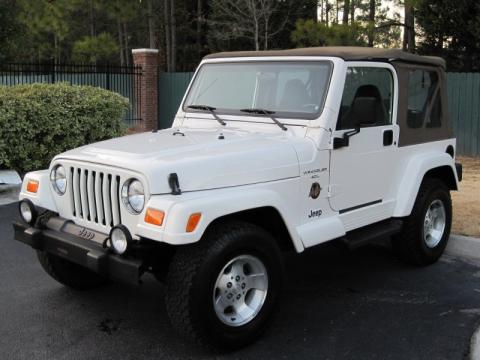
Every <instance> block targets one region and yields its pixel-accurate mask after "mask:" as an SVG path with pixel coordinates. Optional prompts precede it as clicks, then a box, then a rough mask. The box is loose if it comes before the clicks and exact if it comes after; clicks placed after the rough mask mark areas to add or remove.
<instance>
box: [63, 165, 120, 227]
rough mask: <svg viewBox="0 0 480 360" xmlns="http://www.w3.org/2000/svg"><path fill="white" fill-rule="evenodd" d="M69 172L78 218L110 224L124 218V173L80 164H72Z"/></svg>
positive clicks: (75, 211) (109, 225)
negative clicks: (121, 176)
mask: <svg viewBox="0 0 480 360" xmlns="http://www.w3.org/2000/svg"><path fill="white" fill-rule="evenodd" d="M68 174H69V179H68V184H70V185H69V191H70V199H71V209H72V215H73V217H74V218H77V219H81V220H83V221H84V222H89V223H94V224H98V225H103V226H105V227H107V228H110V227H113V226H115V225H118V224H120V223H121V222H122V219H121V215H120V176H118V175H115V174H110V173H106V172H100V171H94V170H90V169H85V168H79V167H70V169H69V172H68Z"/></svg>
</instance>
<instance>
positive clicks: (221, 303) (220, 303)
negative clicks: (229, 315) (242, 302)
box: [215, 294, 232, 312]
mask: <svg viewBox="0 0 480 360" xmlns="http://www.w3.org/2000/svg"><path fill="white" fill-rule="evenodd" d="M230 305H232V304H230V303H229V302H228V300H227V299H226V298H225V296H224V295H223V294H220V295H219V296H217V297H216V298H215V306H216V307H218V308H219V309H221V310H222V312H223V311H225V309H226V308H227V307H228V306H230Z"/></svg>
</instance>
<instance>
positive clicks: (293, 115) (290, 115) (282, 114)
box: [181, 57, 335, 121]
mask: <svg viewBox="0 0 480 360" xmlns="http://www.w3.org/2000/svg"><path fill="white" fill-rule="evenodd" d="M305 62H308V63H322V64H327V65H328V67H329V72H328V79H327V81H326V83H325V86H326V89H325V92H324V94H323V99H321V101H320V102H319V104H318V105H319V110H318V111H317V112H314V113H313V112H312V113H306V112H293V111H292V112H286V111H276V112H275V113H274V116H275V118H277V119H288V120H292V121H302V120H316V119H318V118H319V117H320V116H321V115H322V113H323V111H324V109H325V103H326V101H327V98H328V94H329V91H330V87H331V81H332V76H333V72H334V68H335V64H334V62H333V61H332V60H331V59H328V58H318V57H315V58H308V57H305V58H303V57H302V58H300V59H299V58H295V59H291V58H271V57H268V58H267V57H266V58H264V59H258V58H255V59H254V60H250V59H247V58H224V59H221V60H220V61H219V59H214V60H204V61H203V62H202V63H201V64H200V65H199V67H198V68H197V70H196V72H195V74H194V76H193V78H192V81H191V83H190V85H189V87H188V89H187V91H186V93H185V96H184V98H183V101H182V104H181V109H182V110H183V112H184V113H187V112H188V113H201V114H205V113H208V111H206V110H197V109H189V108H188V105H187V99H188V98H189V97H190V95H191V93H192V90H193V85H194V83H195V81H197V79H198V75H199V74H200V72H201V70H202V68H203V67H204V66H208V65H210V64H214V65H217V64H251V63H288V64H295V65H298V64H300V65H301V64H302V63H305ZM268 110H272V109H268ZM215 112H216V113H217V114H219V115H227V116H235V117H246V116H247V117H260V118H264V117H266V115H265V114H246V113H245V112H242V111H240V109H238V110H229V109H222V108H218V109H216V110H215Z"/></svg>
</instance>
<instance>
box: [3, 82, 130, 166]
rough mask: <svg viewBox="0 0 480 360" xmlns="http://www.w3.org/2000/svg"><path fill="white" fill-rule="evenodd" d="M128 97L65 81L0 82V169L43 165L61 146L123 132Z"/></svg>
mask: <svg viewBox="0 0 480 360" xmlns="http://www.w3.org/2000/svg"><path fill="white" fill-rule="evenodd" d="M128 106H129V105H128V99H126V98H124V97H122V96H121V95H119V94H116V93H113V92H110V91H107V90H104V89H100V88H95V87H91V86H75V85H69V84H67V83H59V84H31V85H17V86H0V168H10V169H14V170H17V171H18V172H20V173H24V172H27V171H31V170H36V169H44V168H48V165H49V163H50V161H51V160H52V158H53V157H54V156H55V155H57V154H58V153H61V152H63V151H66V150H69V149H72V148H75V147H78V146H81V145H85V144H89V143H92V142H96V141H100V140H105V139H109V138H112V137H116V136H120V135H123V134H125V132H126V126H125V125H124V124H123V121H122V118H123V115H124V112H125V110H126V109H127V108H128Z"/></svg>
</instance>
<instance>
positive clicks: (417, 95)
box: [407, 69, 442, 129]
mask: <svg viewBox="0 0 480 360" xmlns="http://www.w3.org/2000/svg"><path fill="white" fill-rule="evenodd" d="M440 94H441V92H440V81H439V75H438V73H437V72H436V71H433V70H423V69H415V70H410V71H409V74H408V109H407V125H408V127H410V128H412V129H419V128H423V126H424V125H425V126H426V127H427V128H434V127H440V126H441V125H442V120H441V119H442V104H441V96H440Z"/></svg>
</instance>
